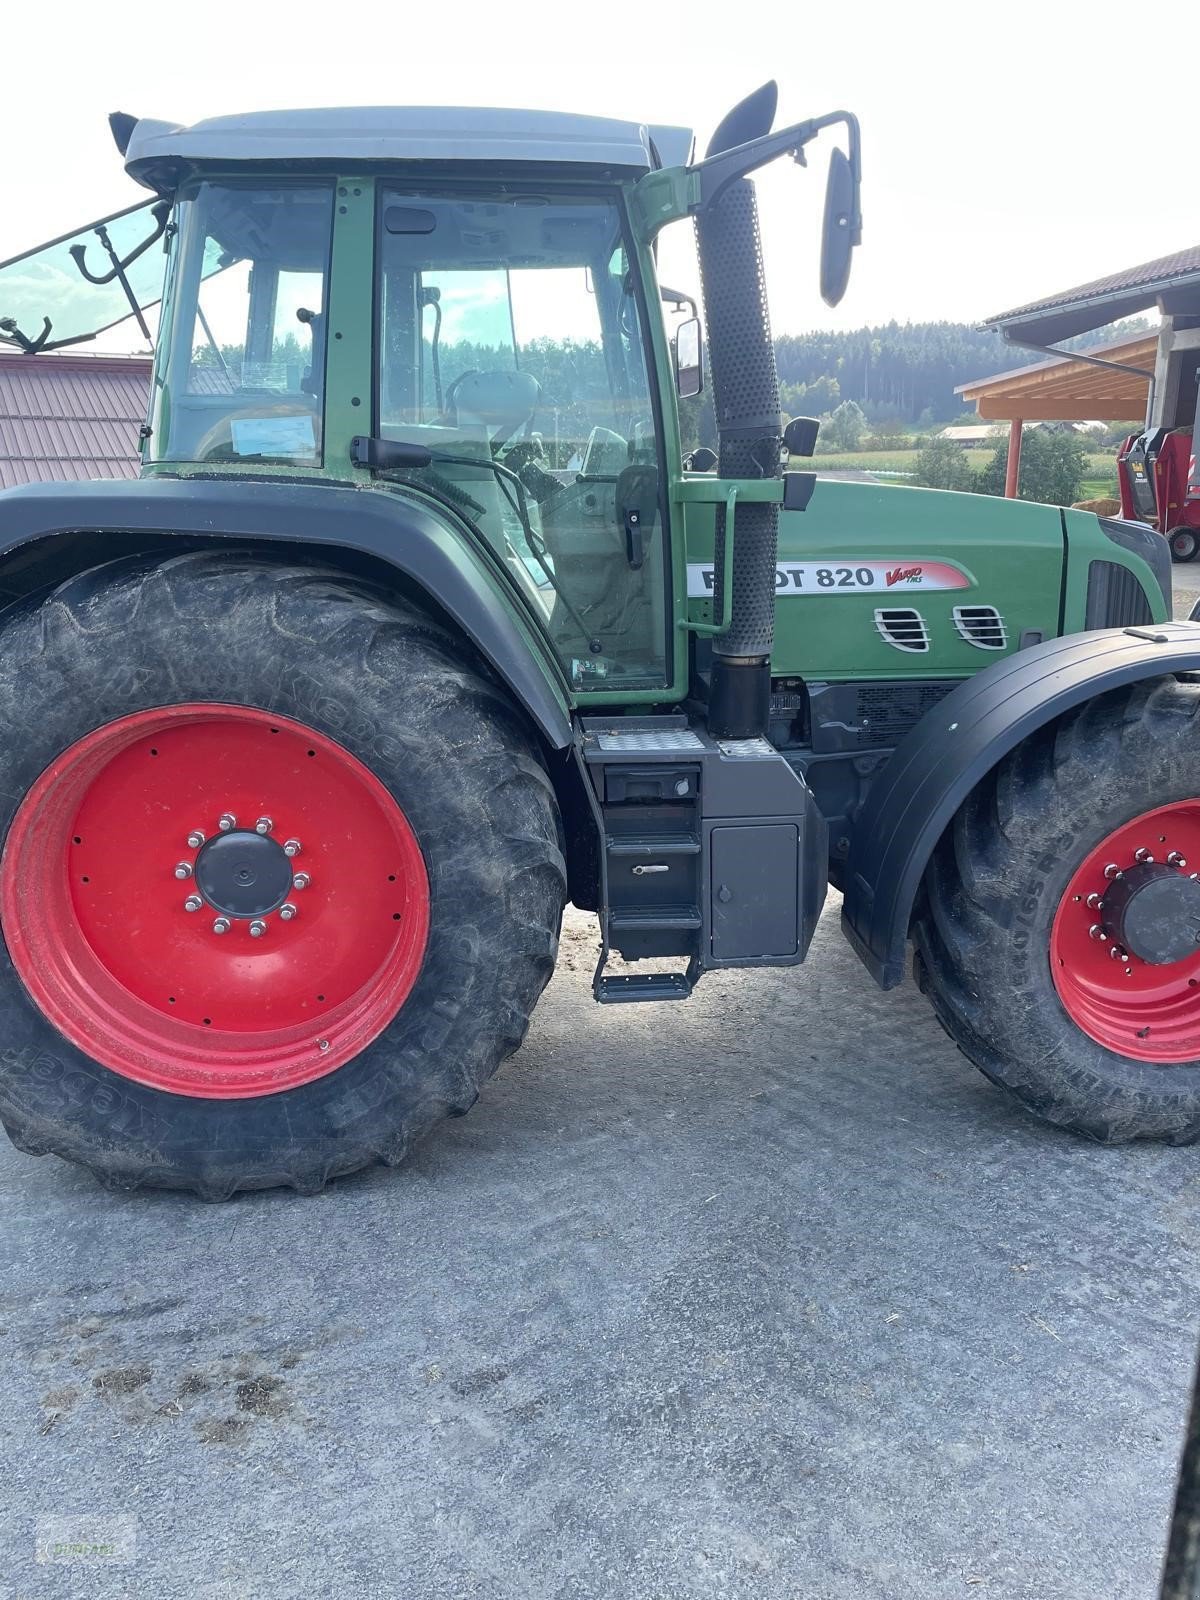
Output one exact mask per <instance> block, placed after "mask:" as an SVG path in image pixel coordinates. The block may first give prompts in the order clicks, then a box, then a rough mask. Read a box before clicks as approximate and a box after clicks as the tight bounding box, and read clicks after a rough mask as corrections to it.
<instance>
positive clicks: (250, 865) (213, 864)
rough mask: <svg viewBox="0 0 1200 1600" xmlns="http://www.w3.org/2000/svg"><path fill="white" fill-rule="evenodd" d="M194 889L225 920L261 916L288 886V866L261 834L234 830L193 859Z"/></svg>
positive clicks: (280, 900) (274, 906)
mask: <svg viewBox="0 0 1200 1600" xmlns="http://www.w3.org/2000/svg"><path fill="white" fill-rule="evenodd" d="M196 887H197V889H199V891H200V893H201V894H202V895H203V896H204V898H205V899H206V900H207V901H208V903H209V905H210V906H213V907H214V908H215V909H216V910H217V911H221V912H223V913H224V914H225V916H227V917H264V916H266V915H267V913H268V912H269V911H276V910H278V908H279V907H280V906H281V905H282V904H283V902H284V901H285V900H286V899H287V897H288V893H289V891H290V890H291V887H292V863H291V861H290V860H289V859H288V857H287V856H286V855H284V853H283V847H282V845H278V844H276V842H275V840H274V839H269V838H267V837H266V836H265V835H263V834H259V833H250V832H248V831H247V830H246V829H244V828H235V829H234V830H233V831H232V832H230V833H218V834H217V835H215V837H213V838H212V839H209V840H208V842H207V843H206V844H205V846H204V848H203V849H202V850H201V851H200V854H199V855H198V856H197V857H196Z"/></svg>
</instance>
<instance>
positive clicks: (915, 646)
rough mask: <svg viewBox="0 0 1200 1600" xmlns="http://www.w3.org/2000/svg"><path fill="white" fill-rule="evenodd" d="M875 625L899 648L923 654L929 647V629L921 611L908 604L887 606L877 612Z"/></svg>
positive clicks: (888, 640) (891, 643)
mask: <svg viewBox="0 0 1200 1600" xmlns="http://www.w3.org/2000/svg"><path fill="white" fill-rule="evenodd" d="M875 626H876V627H877V628H878V629H879V632H880V634H881V636H882V637H883V638H884V639H885V640H886V641H887V643H888V644H890V645H892V646H893V647H894V648H895V649H897V650H904V651H906V652H908V653H909V654H912V655H922V654H923V653H924V652H925V651H926V650H928V649H929V629H928V628H927V627H926V626H925V618H924V617H923V616H922V615H921V613H920V612H919V611H913V610H912V609H911V608H910V607H908V606H887V607H882V608H880V609H879V610H877V611H876V612H875Z"/></svg>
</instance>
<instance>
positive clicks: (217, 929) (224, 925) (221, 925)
mask: <svg viewBox="0 0 1200 1600" xmlns="http://www.w3.org/2000/svg"><path fill="white" fill-rule="evenodd" d="M213 932H214V933H228V932H229V918H228V917H218V918H217V919H216V921H215V922H214V923H213Z"/></svg>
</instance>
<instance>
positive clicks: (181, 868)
mask: <svg viewBox="0 0 1200 1600" xmlns="http://www.w3.org/2000/svg"><path fill="white" fill-rule="evenodd" d="M191 875H192V864H191V862H190V861H181V862H179V863H178V865H177V866H176V868H175V876H176V877H177V878H190V877H191Z"/></svg>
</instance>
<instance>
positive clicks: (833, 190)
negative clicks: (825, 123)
mask: <svg viewBox="0 0 1200 1600" xmlns="http://www.w3.org/2000/svg"><path fill="white" fill-rule="evenodd" d="M857 212H858V185H857V183H856V182H855V178H854V169H853V168H852V167H851V165H850V158H849V156H847V155H846V153H845V152H844V151H842V150H837V149H835V150H833V151H832V153H831V154H830V157H829V176H828V178H827V179H826V182H825V222H824V225H823V227H822V229H821V299H822V300H824V302H825V304H826V305H827V306H836V305H837V304H838V302H839V301H840V300H841V298H842V296H843V295H844V294H845V292H846V285H847V284H848V283H849V281H850V261H851V257H852V254H853V251H854V246H855V244H856V243H857V242H858V241H857V240H856V238H855V237H854V231H855V218H856V216H857ZM860 228H861V224H860ZM808 453H811V452H808Z"/></svg>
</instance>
